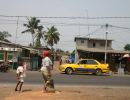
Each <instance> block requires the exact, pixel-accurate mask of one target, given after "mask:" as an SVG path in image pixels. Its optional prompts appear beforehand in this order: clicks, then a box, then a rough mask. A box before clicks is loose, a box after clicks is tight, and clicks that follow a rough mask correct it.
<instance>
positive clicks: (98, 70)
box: [59, 59, 110, 75]
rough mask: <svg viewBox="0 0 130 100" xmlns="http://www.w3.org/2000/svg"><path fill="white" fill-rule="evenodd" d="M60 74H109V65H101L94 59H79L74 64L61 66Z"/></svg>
mask: <svg viewBox="0 0 130 100" xmlns="http://www.w3.org/2000/svg"><path fill="white" fill-rule="evenodd" d="M59 70H60V72H65V73H66V74H72V73H73V72H87V73H92V74H96V75H102V74H103V73H109V72H110V69H109V64H101V63H100V62H99V61H97V60H95V59H80V60H79V61H78V62H77V63H74V64H62V65H60V67H59Z"/></svg>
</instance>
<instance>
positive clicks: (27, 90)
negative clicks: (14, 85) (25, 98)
mask: <svg viewBox="0 0 130 100" xmlns="http://www.w3.org/2000/svg"><path fill="white" fill-rule="evenodd" d="M29 91H32V89H25V90H22V92H29Z"/></svg>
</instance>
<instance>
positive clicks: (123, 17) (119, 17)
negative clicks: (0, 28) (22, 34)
mask: <svg viewBox="0 0 130 100" xmlns="http://www.w3.org/2000/svg"><path fill="white" fill-rule="evenodd" d="M0 17H32V16H8V15H0ZM36 18H49V19H57V18H58V19H59V18H60V19H130V17H129V16H127V17H126V16H118V17H56V16H55V17H47V16H44V17H43V16H42V17H36Z"/></svg>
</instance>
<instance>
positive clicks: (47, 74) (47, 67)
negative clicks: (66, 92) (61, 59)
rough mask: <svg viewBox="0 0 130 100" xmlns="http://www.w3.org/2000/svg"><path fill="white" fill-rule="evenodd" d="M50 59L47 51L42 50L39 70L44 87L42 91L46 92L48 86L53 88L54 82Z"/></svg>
mask: <svg viewBox="0 0 130 100" xmlns="http://www.w3.org/2000/svg"><path fill="white" fill-rule="evenodd" d="M52 65H53V64H52V61H51V59H50V58H49V51H44V52H43V59H42V66H41V72H42V76H43V79H44V82H45V84H44V87H43V92H47V91H48V88H53V89H54V83H53V80H52V72H51V71H52Z"/></svg>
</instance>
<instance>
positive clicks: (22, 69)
mask: <svg viewBox="0 0 130 100" xmlns="http://www.w3.org/2000/svg"><path fill="white" fill-rule="evenodd" d="M16 74H17V76H16V77H17V80H18V81H17V84H16V87H15V91H21V89H22V85H23V83H24V77H25V76H26V63H25V64H23V62H22V61H20V62H19V63H18V68H17V71H16Z"/></svg>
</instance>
